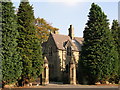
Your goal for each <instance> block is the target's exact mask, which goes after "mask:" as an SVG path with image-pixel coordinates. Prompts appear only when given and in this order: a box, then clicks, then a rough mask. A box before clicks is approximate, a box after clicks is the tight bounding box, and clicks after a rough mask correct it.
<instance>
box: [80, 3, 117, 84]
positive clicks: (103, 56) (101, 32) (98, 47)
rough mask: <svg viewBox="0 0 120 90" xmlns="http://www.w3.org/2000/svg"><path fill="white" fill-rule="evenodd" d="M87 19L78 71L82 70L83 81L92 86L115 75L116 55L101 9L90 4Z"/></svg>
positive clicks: (105, 18) (107, 23) (106, 21)
mask: <svg viewBox="0 0 120 90" xmlns="http://www.w3.org/2000/svg"><path fill="white" fill-rule="evenodd" d="M88 17H89V20H88V22H87V24H86V27H85V30H84V42H83V46H82V52H81V60H80V61H79V69H80V70H81V69H82V73H83V75H84V77H83V78H84V80H85V81H86V82H87V83H88V84H94V83H95V82H97V81H101V82H103V81H106V80H109V79H110V78H111V77H114V75H116V74H117V70H118V69H117V67H116V66H118V65H117V64H118V62H117V60H118V53H117V52H116V51H115V46H114V43H113V38H112V35H111V32H110V29H109V22H108V19H107V16H106V15H105V14H104V12H103V11H102V9H101V8H100V7H99V6H98V5H96V4H94V3H92V5H91V9H90V12H89V15H88ZM80 65H81V66H80Z"/></svg>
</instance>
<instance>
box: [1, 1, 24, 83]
mask: <svg viewBox="0 0 120 90" xmlns="http://www.w3.org/2000/svg"><path fill="white" fill-rule="evenodd" d="M1 6H2V40H1V45H2V48H1V53H0V56H1V58H2V75H3V77H2V82H3V84H8V83H12V82H15V81H16V80H17V79H18V78H19V77H20V76H21V73H22V70H21V69H22V62H21V58H20V56H19V52H18V48H17V37H18V36H19V34H18V30H17V26H18V25H17V18H16V15H15V12H14V7H13V4H12V2H11V1H10V0H6V2H1Z"/></svg>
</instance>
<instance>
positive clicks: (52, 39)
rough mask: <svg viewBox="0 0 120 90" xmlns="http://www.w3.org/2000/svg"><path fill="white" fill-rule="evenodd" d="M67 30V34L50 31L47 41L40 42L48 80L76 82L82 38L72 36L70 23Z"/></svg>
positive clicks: (72, 29) (72, 31) (72, 30)
mask: <svg viewBox="0 0 120 90" xmlns="http://www.w3.org/2000/svg"><path fill="white" fill-rule="evenodd" d="M68 32H69V33H68V36H67V35H60V34H58V33H57V32H54V33H50V36H49V38H48V41H47V42H45V43H43V44H42V47H43V55H44V56H45V57H46V58H47V60H48V66H49V80H50V81H57V82H58V81H60V82H64V83H70V84H76V81H77V80H76V79H77V71H78V70H77V66H78V60H79V57H80V52H81V46H82V42H83V38H81V37H74V28H73V26H72V25H70V28H69V29H68Z"/></svg>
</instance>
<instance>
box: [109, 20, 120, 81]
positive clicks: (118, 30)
mask: <svg viewBox="0 0 120 90" xmlns="http://www.w3.org/2000/svg"><path fill="white" fill-rule="evenodd" d="M111 32H112V36H113V39H114V45H115V46H116V50H117V52H118V57H119V59H118V70H120V27H119V24H118V21H117V20H113V23H112V27H111ZM118 77H119V78H118ZM119 79H120V71H118V76H116V81H117V80H119Z"/></svg>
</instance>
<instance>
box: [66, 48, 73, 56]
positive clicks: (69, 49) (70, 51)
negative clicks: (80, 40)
mask: <svg viewBox="0 0 120 90" xmlns="http://www.w3.org/2000/svg"><path fill="white" fill-rule="evenodd" d="M71 54H72V49H71V47H67V55H68V56H71Z"/></svg>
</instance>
